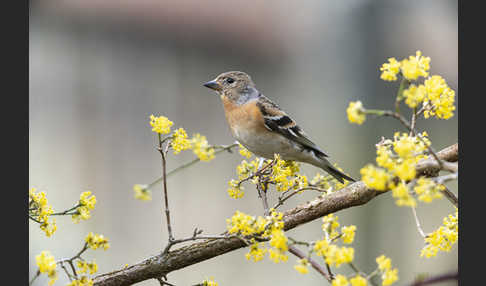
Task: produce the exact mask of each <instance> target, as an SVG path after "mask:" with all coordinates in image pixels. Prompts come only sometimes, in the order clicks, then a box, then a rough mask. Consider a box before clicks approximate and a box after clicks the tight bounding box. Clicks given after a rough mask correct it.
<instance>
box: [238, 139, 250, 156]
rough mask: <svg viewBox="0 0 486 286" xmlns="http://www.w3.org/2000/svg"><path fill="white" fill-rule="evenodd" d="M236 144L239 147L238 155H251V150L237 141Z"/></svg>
mask: <svg viewBox="0 0 486 286" xmlns="http://www.w3.org/2000/svg"><path fill="white" fill-rule="evenodd" d="M238 146H239V147H240V150H239V152H240V155H241V156H243V157H246V158H248V159H249V158H250V157H251V155H252V154H251V152H250V151H249V150H248V149H246V148H245V147H244V146H243V145H241V144H239V143H238Z"/></svg>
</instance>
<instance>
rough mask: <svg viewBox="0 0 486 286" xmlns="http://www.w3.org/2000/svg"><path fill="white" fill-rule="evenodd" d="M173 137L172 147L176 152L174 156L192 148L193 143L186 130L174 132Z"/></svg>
mask: <svg viewBox="0 0 486 286" xmlns="http://www.w3.org/2000/svg"><path fill="white" fill-rule="evenodd" d="M173 136H174V137H173V138H172V141H171V143H170V146H171V147H172V149H173V150H174V154H178V153H179V152H181V151H184V150H187V149H190V148H191V141H190V140H189V139H187V133H186V130H184V128H179V129H177V130H176V131H174V135H173Z"/></svg>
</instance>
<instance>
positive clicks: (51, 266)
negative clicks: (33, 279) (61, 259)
mask: <svg viewBox="0 0 486 286" xmlns="http://www.w3.org/2000/svg"><path fill="white" fill-rule="evenodd" d="M35 260H36V262H37V266H38V267H39V272H40V273H46V274H47V276H48V277H49V278H50V280H49V285H52V284H54V282H56V280H57V278H58V276H57V271H56V266H57V264H56V261H55V259H54V256H52V255H51V253H50V252H49V251H42V252H41V253H40V254H39V255H37V256H36V257H35Z"/></svg>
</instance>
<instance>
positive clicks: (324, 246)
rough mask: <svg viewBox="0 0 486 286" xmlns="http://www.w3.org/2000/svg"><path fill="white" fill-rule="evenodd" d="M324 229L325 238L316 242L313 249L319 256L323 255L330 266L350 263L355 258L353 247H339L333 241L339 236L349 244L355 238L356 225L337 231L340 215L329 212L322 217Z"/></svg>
mask: <svg viewBox="0 0 486 286" xmlns="http://www.w3.org/2000/svg"><path fill="white" fill-rule="evenodd" d="M322 222H323V224H322V230H323V231H324V233H325V234H326V235H325V237H324V239H322V240H318V241H316V242H315V243H314V248H313V251H314V252H315V253H316V255H317V256H322V257H323V258H324V260H325V261H326V263H327V264H329V265H330V266H332V265H334V264H335V265H336V267H339V266H341V264H343V263H350V262H352V261H353V259H354V249H353V248H352V247H339V246H337V245H335V244H332V242H333V241H334V240H335V239H336V238H337V237H339V236H341V239H342V241H343V243H346V244H349V243H352V242H353V240H354V235H355V231H356V226H354V225H351V226H347V227H343V228H341V233H339V232H338V231H337V229H338V227H339V222H338V217H337V216H335V215H334V214H329V215H327V216H325V217H323V218H322Z"/></svg>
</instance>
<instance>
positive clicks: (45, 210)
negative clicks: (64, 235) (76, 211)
mask: <svg viewBox="0 0 486 286" xmlns="http://www.w3.org/2000/svg"><path fill="white" fill-rule="evenodd" d="M53 213H54V210H53V209H52V207H51V206H50V205H49V203H48V201H47V198H46V194H45V193H44V192H40V193H36V188H31V189H30V190H29V215H31V216H33V217H37V220H38V221H39V222H40V229H41V230H42V231H44V233H45V234H46V236H47V237H50V236H52V235H53V234H54V232H56V230H57V225H56V220H55V219H52V221H49V217H50V215H51V214H53Z"/></svg>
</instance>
